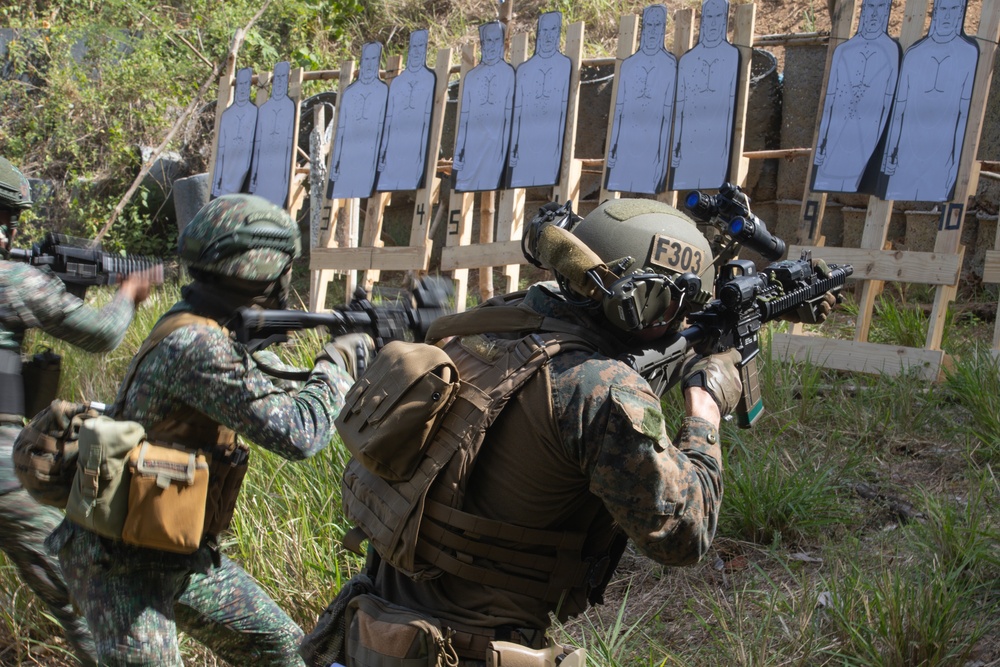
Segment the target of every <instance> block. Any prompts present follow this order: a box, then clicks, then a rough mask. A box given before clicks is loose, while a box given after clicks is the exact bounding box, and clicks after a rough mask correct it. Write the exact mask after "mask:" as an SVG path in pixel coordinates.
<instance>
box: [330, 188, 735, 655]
mask: <svg viewBox="0 0 1000 667" xmlns="http://www.w3.org/2000/svg"><path fill="white" fill-rule="evenodd" d="M526 233H527V232H526ZM573 234H574V235H575V236H576V238H577V239H579V240H580V241H582V242H583V243H584V244H586V245H587V246H589V247H590V248H591V249H592V250H593V251H594V252H595V253H596V254H597V255H598V256H599V258H600V259H599V260H598V261H603V262H606V263H607V264H608V265H611V264H612V263H614V262H616V261H617V260H619V259H621V258H623V257H625V256H631V257H634V258H636V259H637V261H636V262H635V264H634V265H633V266H632V267H631V269H629V270H628V271H626V273H630V272H632V271H636V272H642V271H643V270H645V271H646V272H647V273H648V272H655V273H657V274H659V275H661V276H666V277H668V278H673V277H675V276H677V275H679V274H680V273H682V272H700V273H701V278H702V281H703V284H704V285H706V286H710V285H711V284H712V281H713V279H714V269H713V268H712V266H711V263H712V254H711V251H710V249H709V246H708V243H707V241H706V240H705V239H704V237H703V236H702V235H701V234H700V232H699V231H698V230H697V227H696V226H695V225H694V223H693V222H691V221H690V220H689V219H687V217H686V216H684V215H683V214H681V213H680V212H679V211H677V210H676V209H673V208H672V207H669V206H667V205H665V204H661V203H659V202H656V201H651V200H631V201H630V200H612V201H611V202H608V203H605V204H603V205H602V206H600V207H599V208H598V209H596V210H595V211H594V212H593V213H591V214H590V215H589V216H588V217H587V218H585V219H584V220H583V221H581V222H579V223H578V224H577V226H576V227H575V228H574V229H573ZM657 238H662V239H670V240H674V241H677V242H679V243H680V244H682V246H679V247H683V248H687V249H688V250H690V251H691V252H690V253H689V255H690V257H691V259H692V261H691V262H689V264H690V265H689V266H684V267H680V266H677V265H676V264H675V265H671V264H670V263H669V262H667V261H664V260H663V259H660V260H659V261H658V259H657V257H656V256H655V254H656V248H657V246H658V245H661V247H662V244H657V243H655V242H654V241H655V240H656V239H657ZM667 247H669V245H668V246H667ZM567 256H568V255H567ZM695 261H697V262H699V263H700V264H699V265H695V263H694V262H695ZM546 265H547V266H549V267H552V266H553V265H552V264H549V263H547V264H546ZM553 268H555V269H556V271H557V275H558V272H559V271H560V269H561V267H558V266H555V267H553ZM562 284H563V289H562V290H556V289H554V288H555V285H553V284H551V283H543V284H539V285H535V286H532V287H531V288H530V289H529V290H528V291H527V293H526V294H525V295H524V297H523V301H521V303H520V305H521V306H522V307H523V306H527V307H528V308H529V309H530V310H532V311H534V312H536V313H539V314H541V315H544V316H547V317H551V318H555V319H557V320H558V321H560V322H562V323H565V324H567V325H570V326H575V327H577V331H587V332H590V333H591V334H592V339H593V340H595V341H597V342H596V346H597V350H596V351H580V350H575V351H569V352H563V353H561V354H558V355H557V356H556V357H555V358H553V359H552V360H551V361H550V362H549V363H548V365H547V366H544V367H543V368H542V370H541V371H540V372H539V373H538V374H537V375H535V376H534V377H533V378H532V379H531V380H529V381H528V383H527V384H526V385H525V386H524V388H523V389H521V390H520V391H519V392H518V393H517V394H515V395H514V397H513V398H512V399H511V400H510V402H509V403H508V404H507V406H506V407H505V408H504V409H503V411H502V412H501V413H500V415H499V417H498V418H497V419H496V421H495V422H494V423H493V424H492V425H491V426H490V427H489V429H488V430H487V435H486V440H485V441H484V443H483V445H482V447H481V449H480V450H479V454H478V457H477V458H476V461H475V465H474V466H471V473H469V475H470V476H469V478H468V480H467V484H466V486H465V489H466V495H465V497H464V501H463V504H462V507H461V510H462V511H464V512H467V513H471V514H473V515H476V516H478V517H483V518H485V519H489V520H493V521H499V522H502V523H503V524H512V525H514V526H518V527H523V528H527V529H534V530H536V531H558V532H560V533H561V534H565V533H575V534H581V533H582V534H584V535H586V539H585V541H584V546H583V549H582V554H581V555H582V560H583V562H589V563H591V564H592V567H591V570H590V572H589V574H588V575H587V576H586V577H584V580H583V581H579V580H578V581H577V582H576V583H575V584H573V585H571V586H570V587H569V588H567V589H565V590H564V592H563V594H562V599H561V600H559V601H553V600H542V599H538V598H535V597H532V596H531V595H526V594H522V593H519V592H515V591H513V590H508V589H506V588H504V587H503V586H502V585H496V586H494V585H492V584H489V583H484V581H483V578H485V577H486V576H488V575H481V574H477V575H475V576H471V577H470V578H465V577H463V576H461V568H462V565H459V563H463V564H467V565H468V570H469V571H470V574H471V570H474V569H478V568H484V569H486V570H492V571H494V572H495V573H496V574H497V575H500V576H497V577H494V580H495V581H497V582H500V581H503V580H504V576H503V575H513V576H515V577H516V576H518V575H522V576H523V574H524V572H526V571H527V570H524V569H521V568H533V567H537V563H534V564H532V563H530V562H529V561H528V560H527V559H528V558H530V556H529V553H530V552H529V551H526V550H522V549H520V548H519V547H517V546H515V545H512V544H511V543H509V542H503V543H501V544H500V545H498V546H502V547H504V548H507V549H514V550H516V551H520V552H521V553H523V555H524V560H523V563H521V564H514V563H504V562H495V561H491V560H489V558H488V557H484V555H485V554H487V553H488V552H489V549H488V548H487V547H486V546H485V545H482V550H481V551H480V552H479V553H478V554H477V553H476V552H475V551H471V550H470V551H469V552H468V553H469V554H472V555H467V554H465V553H456V554H454V556H453V557H454V567H455V571H450V567H451V566H449V565H447V564H443V563H447V562H448V561H447V559H446V560H445V561H434V562H435V564H436V565H439V566H440V567H441V568H442V569H444V570H445V571H444V573H443V574H441V576H439V577H437V578H431V579H422V580H413V579H411V578H409V577H407V576H405V575H403V574H402V573H401V572H399V571H397V570H396V569H394V568H393V567H392V566H391V565H389V563H388V562H386V561H384V560H382V561H381V562H380V563H378V564H377V566H376V565H375V562H378V559H375V561H374V562H373V561H370V562H369V564H370V565H371V567H369V568H368V574H369V575H371V576H373V578H374V587H375V591H376V592H377V594H378V595H380V596H381V597H383V598H385V599H386V600H388V601H390V602H393V603H396V604H399V605H402V606H405V607H408V608H410V609H414V610H417V611H420V612H423V613H425V614H428V615H431V616H433V617H436V618H438V619H441V621H442V624H443V625H446V626H448V627H450V628H452V629H453V630H457V631H458V632H456V634H455V636H454V637H453V639H452V643H453V645H454V646H455V648H456V649H457V652H458V655H459V657H460V658H462V659H463V663H462V664H469V665H474V664H481V662H480V661H481V660H482V657H480V658H479V661H477V660H476V658H475V656H476V653H477V652H478V655H479V656H483V653H482V650H483V648H484V647H485V642H484V639H483V637H484V636H485V639H486V640H493V639H497V640H503V641H513V642H516V643H519V644H521V645H523V646H530V647H533V648H535V649H538V648H541V647H542V646H543V642H544V634H545V630H546V629H547V628H548V627H549V625H550V616H549V615H550V614H554V615H555V616H556V618H558V619H559V620H565V619H567V618H569V617H571V616H573V615H576V614H579V613H580V612H582V611H583V610H584V609H586V607H587V605H588V604H589V603H597V602H599V601H600V599H601V594H602V591H603V588H604V585H605V584H606V583H607V581H608V580H609V579H610V577H611V574H612V572H613V570H614V567H615V564H616V563H617V560H618V558H619V557H620V555H621V553H622V550H623V549H624V545H625V542H626V539H631V540H632V541H633V543H634V544H635V545H636V546H637V547H638V548H639V549H640V550H641V551H642V552H644V553H645V554H647V555H648V556H649V557H651V558H652V559H654V560H656V561H657V562H659V563H663V564H665V565H688V564H691V563H694V562H696V561H698V559H699V558H701V557H702V556H703V555H704V554H705V553H706V552H707V550H708V548H709V546H710V545H711V543H712V539H713V537H714V534H715V527H716V521H717V518H718V515H719V507H720V502H721V500H722V486H723V485H722V450H721V448H720V441H719V423H720V419H721V417H722V416H724V415H726V414H727V413H729V412H730V411H731V410H733V409H734V407H735V404H736V403H737V401H738V399H739V396H740V390H741V386H740V380H739V375H738V372H737V370H736V368H735V366H734V360H736V359H738V354H737V353H736V352H735V351H730V352H729V353H725V354H719V355H715V356H709V357H704V358H698V357H695V358H692V359H691V360H690V361H689V363H688V365H687V367H686V369H685V371H684V373H685V379H684V380H683V383H682V385H683V387H684V389H683V393H684V400H685V407H686V417H685V418H684V419H683V421H682V422H681V426H680V429H679V431H678V432H677V434H676V436H675V437H674V438H671V437H670V436H669V435H668V434H667V431H666V421H665V419H664V416H663V413H662V411H661V407H660V398H659V397H658V396H657V395H656V394H654V393H653V391H652V390H651V389H650V386H649V384H648V383H647V382H646V380H645V379H643V378H642V376H640V375H639V374H638V373H637V372H636V371H635V370H633V369H632V368H631V367H629V366H628V365H627V364H625V363H623V362H621V361H618V360H616V356H617V355H619V354H620V353H621V352H623V351H624V350H625V349H627V348H628V347H630V346H632V347H634V345H635V342H636V339H637V338H643V339H647V340H648V339H652V338H654V337H657V336H658V335H662V334H663V333H664V332H665V331H666V330H667V329H668V328H669V326H668V325H670V324H674V325H676V324H677V323H676V322H672V319H673V317H674V314H675V312H676V311H677V307H678V304H677V302H676V296H677V295H676V294H675V295H674V296H675V299H674V300H673V301H671V300H670V299H669V298H668V299H666V301H665V302H662V304H661V305H662V307H660V308H659V310H657V311H656V312H651V310H650V309H649V308H647V309H645V311H644V316H645V318H646V319H645V322H644V324H645V325H646V328H644V329H642V330H640V331H638V332H634V331H633V332H626V331H623V330H622V329H621V328H619V326H622V325H621V324H620V320H616V319H614V318H613V316H612V314H610V311H609V314H606V311H604V310H602V308H601V305H600V304H599V303H598V302H597V301H595V300H592V299H589V298H584V297H583V296H581V295H580V294H577V293H575V292H574V287H572V286H571V285H570V283H569V282H563V283H562ZM668 304H669V305H668ZM651 308H655V304H654V305H653V306H651ZM477 310H478V309H477ZM474 312H475V311H470V312H469V313H465V314H463V315H471V314H472V313H474ZM454 317H455V318H461V315H456V316H454ZM456 321H457V320H456ZM434 334H435V331H434V328H433V327H432V329H431V332H430V334H429V335H430V336H432V337H433V336H434ZM506 337H510V335H507V336H506ZM515 337H516V336H515ZM477 338H480V340H482V339H481V337H477V336H467V337H466V338H465V339H463V340H464V341H465V342H463V343H462V345H463V346H470V347H468V349H472V347H471V346H477V349H480V348H481V347H482V346H481V344H480V343H477V342H475V341H476V339H477ZM487 338H489V335H487ZM449 345H450V344H449ZM444 349H445V350H446V351H449V353H450V354H453V353H452V352H450V350H453V349H454V348H453V347H449V346H446V347H445V348H444ZM345 497H346V496H345ZM435 518H436V519H437V518H440V517H438V516H435ZM425 521H427V519H426V515H425ZM473 530H474V529H473ZM458 534H459V535H460V534H461V533H460V532H459V533H458ZM441 539H442V540H443V538H441ZM474 539H480V538H474ZM482 539H484V541H487V542H488V541H489V540H487V539H485V538H482ZM490 543H492V542H490ZM372 553H373V552H371V551H370V552H369V554H372ZM418 553H419V549H418ZM477 556H478V557H477ZM370 557H371V556H370ZM481 571H482V570H480V572H481ZM477 576H478V577H481V578H480V580H476V577H477ZM477 636H478V639H477ZM477 646H478V648H476V647H477ZM539 664H540V663H539Z"/></svg>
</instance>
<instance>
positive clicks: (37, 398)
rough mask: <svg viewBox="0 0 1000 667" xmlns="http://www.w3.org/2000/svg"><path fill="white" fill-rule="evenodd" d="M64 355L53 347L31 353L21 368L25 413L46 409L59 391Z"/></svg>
mask: <svg viewBox="0 0 1000 667" xmlns="http://www.w3.org/2000/svg"><path fill="white" fill-rule="evenodd" d="M61 373H62V357H61V356H59V355H58V354H56V353H55V352H53V351H52V349H51V348H48V347H46V348H43V349H42V350H41V351H40V352H36V353H35V354H33V355H31V358H30V359H28V361H27V362H26V363H25V364H24V366H23V367H22V369H21V375H22V376H23V378H24V414H25V415H26V416H28V417H31V416H32V415H35V414H37V413H39V412H40V411H42V410H44V409H45V408H46V407H47V406H48V405H50V404H51V403H52V401H54V400H56V395H57V394H58V393H59V376H60V374H61Z"/></svg>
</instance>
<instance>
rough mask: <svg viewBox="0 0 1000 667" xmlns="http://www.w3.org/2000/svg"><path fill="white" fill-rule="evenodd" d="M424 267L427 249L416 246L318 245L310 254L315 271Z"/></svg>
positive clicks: (310, 262) (415, 268) (391, 269)
mask: <svg viewBox="0 0 1000 667" xmlns="http://www.w3.org/2000/svg"><path fill="white" fill-rule="evenodd" d="M423 267H424V249H423V248H419V247H413V246H399V247H394V248H317V249H316V250H314V251H313V253H312V255H311V256H310V257H309V268H310V269H311V270H313V271H318V270H330V269H336V270H338V271H369V270H372V269H376V268H378V269H382V270H383V271H419V270H421V269H422V268H423Z"/></svg>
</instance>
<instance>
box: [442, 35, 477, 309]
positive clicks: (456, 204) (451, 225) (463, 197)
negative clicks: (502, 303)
mask: <svg viewBox="0 0 1000 667" xmlns="http://www.w3.org/2000/svg"><path fill="white" fill-rule="evenodd" d="M475 59H476V46H475V44H471V43H470V44H466V45H465V46H463V47H462V70H461V75H460V76H461V78H460V79H459V82H458V108H457V109H456V111H455V118H456V119H459V118H461V117H462V93H463V90H464V88H465V78H466V76H467V75H468V73H469V71H470V70H471V69H472V68H473V67H475V64H476V60H475ZM459 125H460V123H459V122H458V121H457V120H456V122H455V133H456V138H455V143H456V144H457V143H458V136H457V135H458V127H459ZM474 203H475V197H474V196H473V193H471V192H455V191H454V190H452V191H451V196H450V197H449V203H448V220H447V221H446V223H447V229H446V233H445V237H444V238H445V246H454V245H469V243H470V242H471V241H472V207H473V204H474ZM451 277H452V280H454V281H455V310H456V311H457V312H462V311H464V310H465V307H466V302H467V301H468V296H469V269H467V268H455V269H453V270H452V273H451Z"/></svg>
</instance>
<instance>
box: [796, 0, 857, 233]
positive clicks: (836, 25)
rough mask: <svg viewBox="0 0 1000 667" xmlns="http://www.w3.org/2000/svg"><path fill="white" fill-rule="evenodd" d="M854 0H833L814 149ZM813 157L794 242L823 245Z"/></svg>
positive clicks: (822, 204) (821, 195) (822, 202)
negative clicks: (814, 181) (813, 185)
mask: <svg viewBox="0 0 1000 667" xmlns="http://www.w3.org/2000/svg"><path fill="white" fill-rule="evenodd" d="M854 7H855V0H840V1H839V2H837V3H835V7H834V11H833V16H832V17H831V18H832V20H833V25H832V29H831V31H830V46H829V48H828V49H827V52H826V69H825V70H824V71H823V87H822V88H821V89H820V96H819V108H818V109H817V110H816V124H815V126H814V129H813V142H812V145H813V150H815V149H816V146H818V145H819V128H820V125H821V124H822V122H823V105H824V104H825V103H826V89H827V86H828V85H829V84H830V69H831V68H832V66H833V52H834V50H835V49H836V48H837V47H838V46H840V45H841V44H842V43H844V42H846V41H847V40H849V39H850V38H851V28H852V27H853V23H854ZM812 174H813V161H812V159H811V156H810V160H809V166H808V167H806V185H805V194H804V195H803V197H802V210H801V212H800V213H799V229H798V232H797V234H796V235H795V239H796V243H798V244H800V245H816V246H821V245H824V244H825V242H826V239H825V238H824V237H823V235H822V229H823V227H822V225H823V214H824V213H825V212H826V193H825V192H813V191H812V187H811V184H812Z"/></svg>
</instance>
